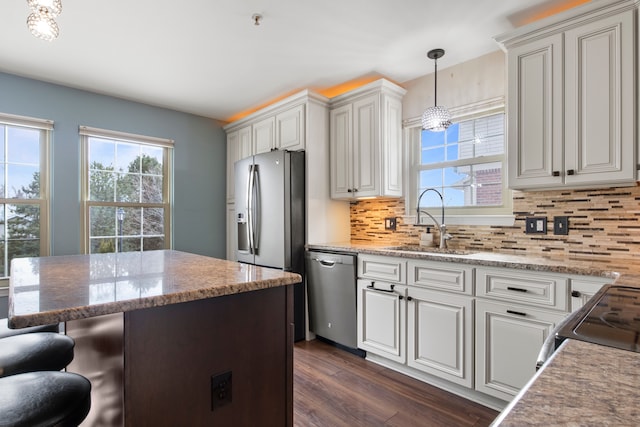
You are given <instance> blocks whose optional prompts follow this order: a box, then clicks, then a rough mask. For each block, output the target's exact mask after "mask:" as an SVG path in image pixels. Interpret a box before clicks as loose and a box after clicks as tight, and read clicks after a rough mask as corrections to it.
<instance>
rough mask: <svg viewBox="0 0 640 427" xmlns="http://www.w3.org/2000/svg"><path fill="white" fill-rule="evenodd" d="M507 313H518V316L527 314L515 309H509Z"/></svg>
mask: <svg viewBox="0 0 640 427" xmlns="http://www.w3.org/2000/svg"><path fill="white" fill-rule="evenodd" d="M507 313H509V314H515V315H518V316H526V315H527V313H523V312H521V311H515V310H507Z"/></svg>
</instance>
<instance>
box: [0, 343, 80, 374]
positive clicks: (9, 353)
mask: <svg viewBox="0 0 640 427" xmlns="http://www.w3.org/2000/svg"><path fill="white" fill-rule="evenodd" d="M74 345H75V342H74V341H73V339H72V338H71V337H68V336H66V335H62V334H58V333H53V332H37V333H32V334H23V335H14V336H10V337H6V338H1V339H0V378H2V377H7V376H9V375H15V374H21V373H24V372H33V371H60V370H61V369H64V368H65V367H66V366H67V365H68V364H69V362H71V361H72V360H73V347H74Z"/></svg>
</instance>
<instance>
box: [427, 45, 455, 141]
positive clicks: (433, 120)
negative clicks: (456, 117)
mask: <svg viewBox="0 0 640 427" xmlns="http://www.w3.org/2000/svg"><path fill="white" fill-rule="evenodd" d="M427 56H428V57H429V58H430V59H433V60H434V69H435V72H434V74H433V76H434V85H433V86H434V88H433V107H429V108H427V109H426V110H425V112H424V113H423V114H422V129H425V130H430V131H433V132H441V131H443V130H446V129H447V128H448V127H449V126H450V125H451V113H449V110H447V109H446V108H445V107H441V106H438V59H439V58H442V57H443V56H444V49H433V50H430V51H429V53H427Z"/></svg>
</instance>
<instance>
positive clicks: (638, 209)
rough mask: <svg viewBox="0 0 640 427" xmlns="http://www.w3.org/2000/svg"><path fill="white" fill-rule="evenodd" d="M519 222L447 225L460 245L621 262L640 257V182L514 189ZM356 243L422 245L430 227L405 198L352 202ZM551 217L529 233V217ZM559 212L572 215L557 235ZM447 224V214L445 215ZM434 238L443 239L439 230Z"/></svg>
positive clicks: (456, 245)
mask: <svg viewBox="0 0 640 427" xmlns="http://www.w3.org/2000/svg"><path fill="white" fill-rule="evenodd" d="M513 213H514V215H515V223H514V225H513V226H511V227H504V226H455V225H450V226H448V227H447V229H448V231H449V233H451V234H452V235H453V238H452V239H451V240H449V241H448V246H449V247H450V248H454V249H463V250H479V251H493V252H500V253H506V254H526V255H533V256H558V257H562V258H568V259H580V260H593V261H597V262H604V263H615V264H619V263H620V262H624V261H626V260H628V261H629V262H632V261H635V260H638V259H640V187H639V186H635V187H623V188H607V189H598V190H556V191H540V192H530V191H527V192H520V191H514V192H513ZM350 214H351V242H352V243H375V244H383V245H390V246H391V245H405V244H418V241H419V233H420V232H424V230H425V228H424V227H415V226H414V225H413V220H414V217H411V218H406V219H407V221H409V223H408V224H407V223H405V218H404V214H405V209H404V199H382V200H362V201H357V202H352V203H351V212H350ZM529 216H537V217H547V234H525V218H526V217H529ZM554 216H568V217H569V234H568V235H554V234H553V218H554ZM386 217H396V218H397V229H396V231H388V230H385V229H384V219H385V218H386ZM445 223H446V215H445ZM434 233H436V234H435V235H434V241H435V242H437V241H438V234H437V231H434Z"/></svg>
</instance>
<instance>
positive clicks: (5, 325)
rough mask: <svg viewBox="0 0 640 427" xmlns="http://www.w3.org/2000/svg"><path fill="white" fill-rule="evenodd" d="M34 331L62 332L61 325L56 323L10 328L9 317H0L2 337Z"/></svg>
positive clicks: (0, 335) (0, 333)
mask: <svg viewBox="0 0 640 427" xmlns="http://www.w3.org/2000/svg"><path fill="white" fill-rule="evenodd" d="M33 332H60V325H59V324H58V323H55V324H53V325H40V326H30V327H28V328H20V329H11V328H9V319H7V318H6V317H5V318H3V319H0V338H6V337H11V336H13V335H22V334H30V333H33Z"/></svg>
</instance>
